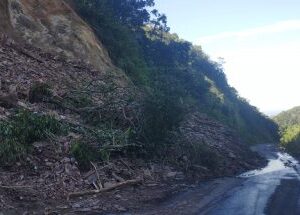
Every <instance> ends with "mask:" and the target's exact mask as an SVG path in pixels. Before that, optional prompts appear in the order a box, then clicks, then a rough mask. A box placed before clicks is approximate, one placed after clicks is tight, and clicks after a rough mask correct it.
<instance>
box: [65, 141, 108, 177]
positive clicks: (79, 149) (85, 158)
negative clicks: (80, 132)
mask: <svg viewBox="0 0 300 215" xmlns="http://www.w3.org/2000/svg"><path fill="white" fill-rule="evenodd" d="M71 153H72V155H73V156H74V158H75V159H76V161H77V163H78V166H79V168H80V169H81V170H83V171H85V170H89V169H90V167H91V162H94V161H108V160H109V158H110V152H109V151H107V150H105V149H102V150H101V149H100V150H99V149H97V148H96V147H93V146H91V145H89V144H88V143H83V142H80V141H78V142H75V143H73V144H72V147H71Z"/></svg>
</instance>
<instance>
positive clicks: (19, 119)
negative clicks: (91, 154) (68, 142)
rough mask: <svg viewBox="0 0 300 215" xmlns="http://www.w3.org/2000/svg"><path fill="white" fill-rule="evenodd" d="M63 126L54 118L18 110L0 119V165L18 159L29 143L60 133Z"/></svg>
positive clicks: (25, 151)
mask: <svg viewBox="0 0 300 215" xmlns="http://www.w3.org/2000/svg"><path fill="white" fill-rule="evenodd" d="M64 131H65V127H64V126H63V125H62V123H60V122H59V121H57V120H56V119H55V118H53V117H51V116H46V115H40V114H37V113H32V112H29V111H27V110H19V111H17V112H16V114H14V115H13V116H12V117H11V118H9V119H8V120H5V121H4V120H2V121H0V141H1V143H0V162H1V164H0V165H10V164H12V163H13V162H15V161H17V160H20V158H21V157H23V156H24V155H25V154H26V153H27V152H28V150H29V149H30V148H31V144H32V143H34V142H36V141H40V140H44V139H46V138H47V137H48V136H49V135H51V134H61V133H63V132H64Z"/></svg>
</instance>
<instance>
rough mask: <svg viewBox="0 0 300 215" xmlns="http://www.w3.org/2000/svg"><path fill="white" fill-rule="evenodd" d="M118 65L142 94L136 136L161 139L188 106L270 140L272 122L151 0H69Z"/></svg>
mask: <svg viewBox="0 0 300 215" xmlns="http://www.w3.org/2000/svg"><path fill="white" fill-rule="evenodd" d="M73 2H74V5H75V8H76V10H77V11H78V13H79V14H80V15H81V16H82V17H83V18H84V19H85V20H86V21H87V23H89V24H90V25H91V27H92V28H93V29H94V31H95V32H96V34H97V36H98V37H99V39H100V40H101V41H102V43H103V44H104V45H105V46H106V48H107V49H108V52H109V55H110V57H111V59H112V60H113V62H114V63H115V65H117V66H118V67H120V68H121V69H122V70H123V71H124V72H125V73H126V74H127V75H128V77H130V78H131V80H132V81H133V82H134V83H135V85H136V86H138V87H140V89H141V91H143V92H145V93H146V94H147V96H145V99H144V101H143V105H144V111H145V113H144V115H145V122H144V131H143V135H142V137H143V138H144V139H143V140H142V141H144V142H147V144H148V145H153V144H154V145H155V146H157V145H160V144H162V143H163V142H165V140H166V137H167V136H168V134H169V132H170V131H172V130H174V129H176V128H177V127H178V125H179V123H180V121H182V119H183V118H184V116H185V115H186V114H188V113H189V112H193V111H194V112H195V111H199V112H202V113H205V114H207V115H209V116H210V117H212V118H215V119H217V120H218V121H221V122H223V123H224V124H226V125H228V126H229V127H231V128H233V129H234V130H236V131H237V132H238V133H239V134H240V136H241V137H242V139H243V140H244V141H245V142H249V143H255V142H273V141H276V139H277V138H278V136H277V125H276V124H275V123H274V122H273V121H272V120H271V119H269V118H268V117H266V116H265V115H263V114H262V113H260V112H259V110H258V109H257V108H256V107H253V106H251V105H250V104H249V103H248V102H247V101H246V100H245V99H243V98H241V97H240V96H239V95H238V93H237V91H236V90H235V89H234V88H232V87H231V86H229V84H228V82H227V79H226V75H225V73H224V71H223V69H222V65H220V64H219V63H217V62H214V61H212V60H211V59H210V58H209V56H208V55H207V54H205V53H204V52H203V50H202V48H201V47H200V46H194V45H193V44H192V43H190V42H188V41H185V40H183V39H180V38H179V37H178V35H176V34H171V33H170V32H169V30H170V28H169V27H168V25H167V17H166V15H164V14H161V13H160V12H159V11H158V10H156V9H155V2H154V0H89V1H87V0H73Z"/></svg>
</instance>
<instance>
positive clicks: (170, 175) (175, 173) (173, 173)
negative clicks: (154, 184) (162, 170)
mask: <svg viewBox="0 0 300 215" xmlns="http://www.w3.org/2000/svg"><path fill="white" fill-rule="evenodd" d="M176 175H177V172H168V173H167V174H166V176H167V178H174V177H175V176H176Z"/></svg>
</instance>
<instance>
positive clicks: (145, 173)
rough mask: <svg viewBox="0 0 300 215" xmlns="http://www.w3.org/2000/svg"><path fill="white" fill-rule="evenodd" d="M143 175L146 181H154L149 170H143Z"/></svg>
mask: <svg viewBox="0 0 300 215" xmlns="http://www.w3.org/2000/svg"><path fill="white" fill-rule="evenodd" d="M143 175H144V179H145V180H153V177H152V174H151V171H150V170H149V169H144V170H143Z"/></svg>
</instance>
